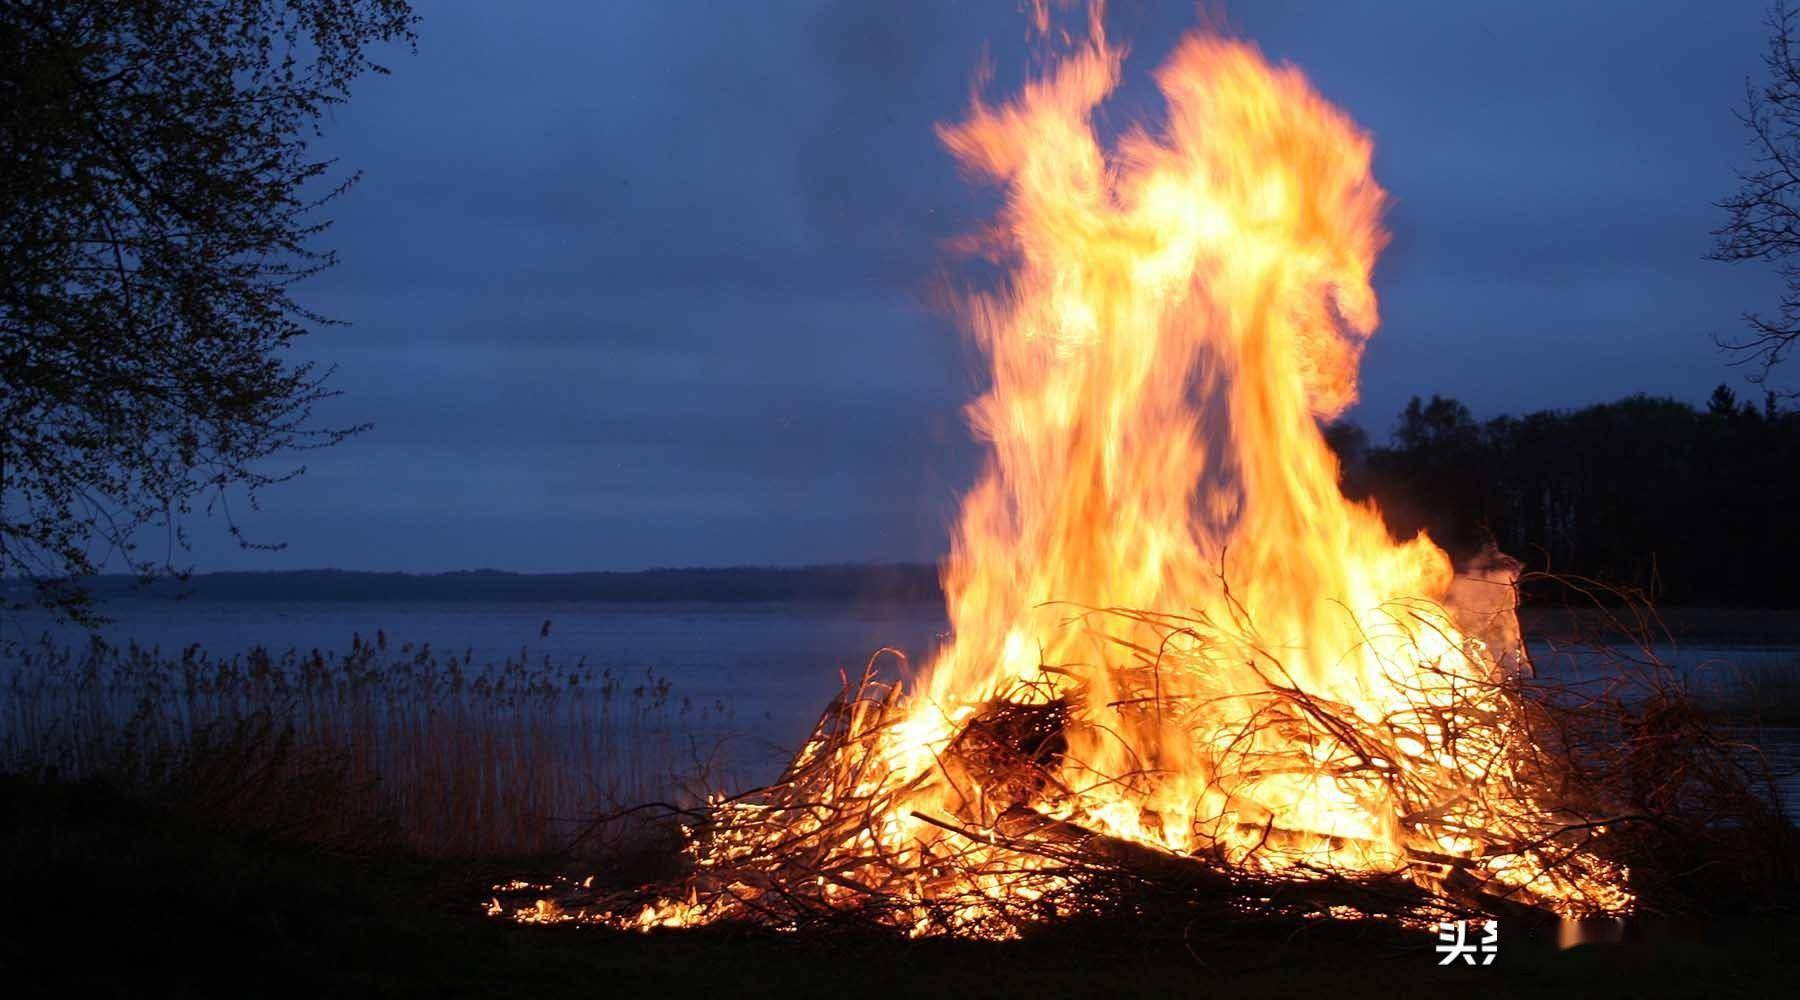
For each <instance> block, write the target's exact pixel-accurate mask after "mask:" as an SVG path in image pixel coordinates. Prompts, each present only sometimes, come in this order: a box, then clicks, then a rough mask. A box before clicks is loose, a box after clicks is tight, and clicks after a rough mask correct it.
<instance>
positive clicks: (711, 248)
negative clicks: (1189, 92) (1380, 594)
mask: <svg viewBox="0 0 1800 1000" xmlns="http://www.w3.org/2000/svg"><path fill="white" fill-rule="evenodd" d="M1113 6H1114V9H1113V11H1112V12H1111V16H1110V17H1109V23H1110V25H1111V29H1112V32H1113V34H1114V36H1115V37H1118V38H1124V39H1128V40H1129V41H1130V42H1131V47H1132V58H1131V60H1130V61H1129V62H1128V64H1127V72H1128V76H1129V77H1130V81H1131V82H1130V83H1129V84H1128V85H1127V87H1126V88H1125V91H1124V92H1123V93H1122V94H1121V95H1120V98H1119V99H1118V100H1117V101H1116V102H1115V104H1114V106H1113V108H1112V109H1111V110H1110V111H1109V114H1110V116H1111V117H1112V118H1113V120H1115V121H1122V120H1124V119H1126V118H1127V117H1130V116H1132V115H1134V114H1137V113H1139V112H1141V111H1142V110H1144V109H1146V108H1153V107H1154V101H1153V99H1152V95H1151V92H1150V90H1149V87H1148V84H1147V74H1148V72H1149V70H1150V69H1152V68H1153V67H1154V66H1155V65H1156V64H1157V63H1158V62H1159V61H1160V60H1161V58H1162V56H1163V55H1164V53H1166V52H1167V50H1168V49H1169V47H1170V46H1171V45H1172V44H1173V42H1174V41H1175V40H1176V38H1177V37H1178V36H1179V34H1180V33H1181V32H1182V31H1183V30H1185V29H1186V28H1187V27H1189V26H1191V25H1192V24H1193V23H1194V21H1195V19H1194V7H1193V6H1192V5H1191V4H1189V3H1185V2H1172V3H1155V2H1148V0H1140V2H1131V0H1117V2H1115V3H1114V5H1113ZM1473 6H1474V5H1462V4H1443V3H1427V2H1416V3H1401V2H1388V3H1382V4H1329V3H1298V2H1273V0H1262V2H1248V0H1245V2H1239V3H1235V4H1230V5H1228V7H1227V8H1226V11H1225V15H1226V17H1227V19H1228V20H1229V22H1230V23H1232V24H1234V25H1235V26H1237V27H1238V28H1239V29H1240V30H1241V32H1242V33H1243V34H1245V35H1247V36H1248V37H1249V38H1251V39H1253V40H1254V41H1256V42H1258V43H1259V44H1260V45H1261V46H1262V47H1263V49H1264V50H1265V51H1266V52H1267V53H1269V54H1270V55H1271V56H1272V57H1274V58H1276V59H1280V60H1291V61H1293V62H1295V63H1297V64H1299V65H1300V66H1301V68H1302V69H1304V70H1305V72H1306V73H1307V75H1308V76H1309V77H1311V79H1312V80H1313V81H1314V83H1315V84H1316V85H1317V87H1318V88H1319V89H1320V90H1321V91H1322V92H1323V93H1324V94H1325V95H1326V96H1327V97H1328V98H1330V99H1331V100H1333V101H1334V102H1336V103H1338V104H1339V105H1341V106H1343V107H1345V108H1346V109H1348V111H1349V112H1350V113H1351V115H1352V116H1353V117H1354V118H1355V119H1356V120H1357V121H1358V122H1360V123H1361V124H1362V125H1363V126H1364V127H1366V128H1368V129H1369V130H1371V131H1372V132H1373V133H1374V135H1375V139H1376V147H1377V151H1378V152H1377V159H1376V173H1377V177H1378V178H1379V179H1380V181H1381V182H1382V183H1383V184H1384V185H1385V186H1386V187H1387V188H1388V189H1389V190H1390V191H1391V192H1392V193H1393V195H1394V197H1395V199H1396V202H1395V206H1394V208H1393V210H1392V212H1391V214H1390V216H1389V220H1388V221H1389V225H1390V227H1391V229H1392V230H1393V232H1394V241H1393V244H1392V246H1391V248H1390V249H1389V251H1388V253H1387V255H1386V256H1385V258H1384V259H1383V264H1382V266H1381V268H1380V269H1379V271H1378V272H1377V281H1376V284H1377V289H1378V290H1379V292H1380V293H1381V296H1382V306H1383V314H1384V323H1383V326H1382V329H1381V330H1380V331H1379V332H1378V333H1377V335H1376V337H1375V340H1374V342H1373V343H1372V345H1371V347H1370V349H1369V352H1368V354H1367V357H1366V360H1365V363H1364V367H1363V399H1364V402H1363V403H1362V404H1361V405H1360V406H1359V407H1358V408H1357V410H1355V411H1354V412H1353V416H1354V417H1355V418H1356V419H1357V420H1359V421H1360V422H1361V423H1362V424H1363V425H1364V426H1366V427H1369V428H1370V429H1371V430H1372V431H1373V432H1374V433H1375V434H1376V435H1377V436H1382V435H1385V433H1386V431H1387V430H1388V429H1389V428H1390V427H1391V425H1392V421H1393V418H1394V415H1395V413H1396V412H1397V411H1398V409H1399V408H1400V406H1401V405H1403V404H1404V402H1405V400H1406V398H1407V397H1408V396H1410V395H1412V394H1414V393H1420V394H1429V393H1432V392H1442V393H1448V394H1452V395H1455V396H1457V397H1459V398H1461V399H1463V400H1464V401H1465V402H1467V403H1468V404H1469V405H1470V406H1471V407H1472V408H1473V409H1474V410H1475V411H1476V413H1477V414H1478V415H1483V416H1485V415H1492V414H1495V413H1499V412H1505V411H1515V412H1516V411H1520V410H1527V409H1537V408H1545V407H1570V406H1578V405H1581V404H1585V403H1589V402H1594V401H1598V400H1605V399H1611V398H1616V397H1618V396H1620V395H1623V394H1626V393H1629V392H1635V391H1645V392H1651V393H1661V394H1668V395H1673V396H1676V397H1679V398H1684V399H1688V400H1692V401H1699V400H1701V399H1703V398H1704V397H1705V395H1706V393H1707V392H1708V391H1709V390H1710V389H1711V387H1712V386H1713V385H1715V384H1717V383H1718V382H1720V381H1732V382H1734V383H1735V382H1739V381H1740V380H1741V373H1740V372H1739V371H1737V370H1735V369H1731V368H1729V367H1727V366H1726V364H1725V359H1723V358H1722V357H1721V356H1720V355H1719V353H1718V352H1717V350H1716V349H1715V348H1714V347H1713V346H1712V343H1711V341H1710V339H1709V336H1710V335H1711V334H1713V333H1717V332H1725V333H1729V332H1732V331H1734V330H1735V328H1736V324H1737V319H1736V317H1737V316H1738V314H1739V313H1740V312H1741V311H1742V310H1743V309H1745V308H1747V307H1756V306H1761V305H1765V304H1768V303H1771V302H1772V301H1773V298H1774V295H1775V294H1776V289H1777V286H1776V284H1775V281H1774V279H1772V278H1771V277H1770V276H1769V275H1767V274H1766V273H1761V272H1758V271H1756V270H1754V269H1751V268H1748V267H1746V266H1742V265H1740V266H1729V265H1724V264H1717V263H1711V262H1708V261H1705V260H1703V259H1702V255H1703V254H1704V253H1705V252H1706V249H1707V247H1708V245H1709V237H1708V232H1709V231H1710V230H1711V229H1712V228H1713V227H1714V226H1715V225H1716V224H1717V222H1718V221H1719V217H1720V214H1719V212H1718V211H1717V210H1716V209H1714V208H1713V207H1712V205H1711V202H1712V201H1713V200H1715V199H1717V198H1718V197H1720V196H1721V195H1723V194H1725V193H1726V192H1727V190H1729V188H1730V187H1731V185H1732V180H1733V175H1732V166H1733V164H1734V163H1736V162H1738V161H1739V160H1741V158H1742V154H1743V144H1742V136H1741V132H1740V129H1739V127H1738V126H1737V124H1736V122H1735V121H1734V119H1733V117H1732V112H1733V110H1734V108H1735V107H1736V106H1737V105H1738V104H1739V103H1740V102H1741V98H1742V93H1743V86H1744V80H1745V77H1746V76H1747V75H1750V74H1753V73H1756V72H1757V71H1758V70H1759V68H1760V67H1759V63H1758V57H1759V55H1760V52H1761V47H1762V44H1763V38H1764V32H1763V28H1762V25H1761V16H1762V11H1763V4H1762V3H1761V2H1760V0H1731V2H1719V3H1708V4H1695V3H1688V2H1638V3H1630V4H1626V3H1616V4H1549V3H1542V4H1529V5H1517V6H1519V7H1521V8H1524V9H1521V10H1511V11H1504V12H1496V11H1482V12H1475V11H1473V10H1469V9H1466V8H1471V7H1473ZM424 13H425V17H426V20H425V21H424V23H423V24H422V25H421V29H420V40H419V51H418V54H417V55H416V56H411V57H408V56H405V55H400V54H392V55H391V56H390V57H389V58H388V59H387V61H388V62H389V63H390V64H391V65H392V66H393V69H394V75H393V76H391V77H386V78H369V79H366V80H364V81H363V82H362V84H361V86H360V88H359V90H358V91H357V93H356V94H355V96H354V98H353V100H352V101H351V103H350V104H348V105H347V106H345V107H343V108H340V109H338V110H337V111H336V112H335V114H334V115H333V118H332V120H331V121H330V122H329V123H328V126H327V127H328V135H327V141H326V142H325V144H324V148H325V149H327V150H328V151H329V152H330V153H331V154H332V155H338V156H341V157H342V158H343V160H344V162H345V164H347V165H350V166H354V167H358V168H360V169H362V170H363V171H364V175H365V179H364V181H363V182H362V184H361V185H360V186H358V187H357V188H356V189H355V190H354V191H353V192H352V193H351V194H350V195H348V196H347V197H345V198H344V199H342V200H341V201H339V202H338V203H337V204H336V206H335V208H334V211H333V213H332V214H333V216H334V217H335V218H336V220H337V224H336V227H335V228H334V229H333V230H332V231H331V233H330V234H328V237H327V239H328V241H329V242H330V244H332V245H334V246H336V247H337V248H338V249H339V250H340V251H341V255H342V265H341V266H340V267H339V268H338V269H337V270H335V271H333V272H331V273H330V274H328V275H326V276H324V277H322V278H320V279H317V280H315V281H314V282H312V283H311V284H310V285H309V286H306V287H305V288H304V289H303V292H302V294H303V297H304V298H305V300H306V301H307V302H308V304H310V305H312V306H314V307H316V308H318V309H320V310H321V311H324V312H326V313H328V314H331V315H335V316H339V317H341V318H344V319H347V320H349V321H351V322H352V323H353V324H354V325H353V326H351V327H349V328H345V329H329V330H326V331H323V332H321V333H320V334H318V335H317V336H314V337H312V338H309V342H308V343H307V344H306V346H305V348H304V353H305V355H306V356H307V357H310V358H317V359H321V360H324V361H328V362H332V363H336V364H338V365H339V367H340V370H339V373H338V375H337V377H336V378H335V380H334V384H335V385H336V386H337V387H338V388H340V389H342V390H343V391H344V393H345V395H344V396H343V397H342V398H341V399H338V400H335V401H333V402H332V403H330V404H329V405H328V406H327V407H325V408H324V409H323V410H322V416H324V417H325V418H327V419H328V420H336V421H342V422H360V421H371V422H373V423H374V425H375V427H374V429H373V430H371V431H369V432H368V433H366V434H364V435H362V436H360V437H358V438H356V439H354V440H353V441H351V442H349V443H346V444H344V445H342V446H340V447H338V448H336V449H334V450H331V451H329V452H324V453H316V454H312V455H309V456H306V458H307V464H308V466H309V471H308V473H307V475H306V476H304V477H303V478H302V479H300V480H299V481H297V482H295V483H293V484H290V485H287V486H284V487H281V488H278V489H276V490H274V491H271V492H270V493H268V494H267V495H266V496H265V497H264V503H263V510H262V511H260V512H258V513H254V514H250V515H247V516H246V517H244V518H243V520H244V521H245V524H246V527H247V529H248V530H249V532H250V534H251V536H252V537H253V538H256V539H258V540H266V541H286V542H287V543H289V546H290V547H289V548H288V550H287V551H285V552H282V553H277V554H267V553H246V552H239V551H237V550H236V549H235V548H234V547H233V546H232V544H231V543H230V542H229V541H228V540H227V539H226V538H225V537H224V535H223V529H222V526H221V525H219V524H218V523H217V522H211V523H196V524H194V525H193V528H194V535H195V547H194V553H193V557H194V560H195V561H196V562H198V563H199V568H201V569H224V568H264V569H277V568H297V567H307V566H341V567H348V568H358V569H407V570H441V569H454V568H468V567H478V566H485V567H496V568H503V569H515V570H528V571H535V570H576V569H608V568H635V567H645V566H653V565H698V564H710V565H719V564H729V563H803V562H817V561H848V560H861V559H919V558H925V559H929V558H935V557H936V556H937V555H938V554H939V553H940V552H941V550H942V547H943V544H944V541H943V540H944V526H945V523H946V521H947V519H948V518H949V517H950V515H951V513H952V512H953V510H954V501H955V496H956V494H957V493H958V492H959V491H960V490H961V489H962V488H963V487H964V486H965V485H966V483H967V482H968V480H969V478H970V476H971V475H972V472H973V468H974V449H973V447H972V446H971V445H970V444H969V443H968V439H967V435H966V433H965V431H964V429H963V426H962V423H961V418H960V414H959V407H960V406H961V405H962V403H963V402H964V401H965V400H966V399H967V398H968V396H969V395H970V394H971V393H972V392H973V391H974V389H975V387H976V384H977V383H976V377H975V375H973V374H972V373H971V370H970V364H969V358H968V356H967V354H966V349H965V348H964V346H963V344H962V341H961V339H960V337H959V335H958V333H957V332H956V330H955V328H954V327H953V325H952V324H951V323H950V322H949V321H948V320H947V319H945V318H944V317H943V316H942V315H939V314H935V313H933V312H932V311H931V310H930V309H928V308H927V307H926V306H925V305H924V304H923V301H924V296H925V293H926V292H928V291H929V289H930V288H931V287H932V280H933V276H934V274H935V273H936V272H937V270H938V269H939V268H940V267H942V266H943V265H944V264H945V260H946V258H945V256H944V255H943V254H942V253H941V252H940V247H939V245H940V242H941V241H942V240H943V239H944V238H946V237H948V236H952V235H955V234H957V233H959V232H963V231H966V230H967V229H968V228H970V227H971V226H972V225H973V224H974V223H976V222H977V221H979V220H980V219H981V218H982V217H983V215H984V213H985V211H986V209H987V207H988V205H989V200H988V199H989V198H991V193H988V194H983V193H982V192H971V190H970V189H969V188H968V187H967V185H965V183H964V182H963V180H962V178H960V177H959V176H958V173H957V170H956V168H955V166H954V164H953V163H952V162H951V160H950V158H949V156H948V155H947V154H945V153H944V152H943V151H942V149H941V148H940V147H939V146H938V144H937V142H936V140H935V138H934V136H933V132H932V126H933V125H934V123H936V122H939V121H943V120H948V119H953V118H956V117H957V116H959V115H960V114H961V112H962V110H963V109H964V107H965V105H966V100H967V94H968V88H969V81H970V78H971V74H972V71H973V70H974V68H975V66H976V65H977V63H978V62H979V60H980V59H981V57H982V51H983V48H984V46H986V47H989V48H990V49H991V52H992V56H993V59H994V61H995V63H996V64H997V66H998V79H997V82H996V87H995V89H994V91H993V92H994V93H996V94H1001V93H1004V92H1006V91H1007V90H1008V88H1009V84H1010V83H1011V82H1016V80H1017V79H1018V78H1019V74H1020V72H1021V69H1022V66H1023V65H1024V59H1023V54H1024V51H1025V21H1024V19H1023V18H1022V17H1020V16H1019V15H1018V14H1017V12H1016V10H1015V5H1014V4H1012V3H1010V2H1008V0H994V2H982V3H976V2H962V3H956V2H949V0H936V2H919V0H908V2H906V3H898V2H895V3H881V2H866V0H865V2H844V3H835V4H803V3H781V4H748V3H710V4H702V3H694V2H679V0H655V2H650V0H646V2H633V3H628V2H624V0H620V2H613V3H585V2H569V3H560V4H552V3H532V4H429V5H425V8H424Z"/></svg>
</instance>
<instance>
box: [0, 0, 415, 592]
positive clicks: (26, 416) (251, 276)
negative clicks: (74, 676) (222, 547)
mask: <svg viewBox="0 0 1800 1000" xmlns="http://www.w3.org/2000/svg"><path fill="white" fill-rule="evenodd" d="M415 21H416V18H415V17H414V15H413V13H412V10H411V8H410V7H409V5H408V3H407V2H406V0H133V2H131V3H118V2H115V0H58V2H33V0H0V162H3V164H4V165H3V166H0V391H3V397H0V418H3V419H0V471H3V473H4V492H3V497H0V574H3V575H4V576H8V577H23V578H25V579H27V580H30V581H31V582H32V584H33V586H32V588H31V591H30V596H29V597H26V598H23V599H21V598H18V597H17V596H16V595H9V597H8V601H9V603H10V604H11V605H12V606H13V607H15V608H16V607H19V606H21V605H22V604H23V603H26V602H29V601H35V602H37V603H40V604H43V605H45V606H47V607H50V608H52V609H54V610H56V611H57V612H58V613H60V614H63V615H67V616H69V617H73V618H76V619H78V620H85V621H91V620H93V619H92V610H91V607H90V604H89V602H88V600H87V593H86V591H85V589H84V588H83V586H82V584H81V582H80V581H81V578H83V577H85V576H87V575H89V574H92V573H95V572H97V571H98V570H100V569H102V568H104V567H107V566H109V565H117V564H119V563H121V562H122V563H123V564H124V565H125V566H127V567H129V569H130V570H131V571H133V572H135V573H137V574H139V575H142V576H146V577H148V576H154V575H158V574H163V573H176V574H179V573H180V572H181V571H182V570H181V568H180V567H178V566H177V565H176V563H175V560H176V558H177V557H178V553H179V552H181V551H185V548H186V536H185V535H184V534H183V533H182V521H183V516H184V515H186V514H189V513H191V512H192V509H193V506H194V504H195V503H196V502H197V501H204V503H206V504H207V505H208V506H212V505H218V506H220V507H221V508H223V507H224V505H225V503H226V496H227V490H228V489H239V490H242V492H243V494H244V495H245V496H246V497H247V498H248V502H250V503H252V504H253V503H254V502H255V498H256V494H257V491H258V490H259V489H260V488H261V487H265V486H267V485H269V484H271V483H274V482H278V481H280V480H282V479H285V478H287V477H289V476H291V475H294V474H297V472H298V471H299V470H298V469H290V470H287V471H285V472H284V471H270V470H269V469H268V468H267V467H266V466H265V465H264V462H265V460H267V459H269V458H270V457H271V456H275V455H277V454H280V453H283V452H287V451H289V450H291V449H297V448H307V447H320V446H325V445H329V444H332V443H335V442H337V441H339V440H341V439H342V438H343V437H344V436H345V435H346V434H349V433H352V432H354V431H355V430H357V429H358V428H353V427H351V428H344V427H339V428H319V427H314V426H311V422H310V413H311V409H312V406H313V404H314V403H316V402H317V401H318V400H320V399H321V398H323V397H325V396H327V395H329V391H328V390H327V389H326V388H325V384H324V376H325V375H326V374H328V373H327V372H321V371H318V370H315V369H314V368H313V367H312V366H311V365H307V364H297V363H294V362H292V361H291V360H289V359H288V358H287V357H286V355H285V353H284V352H285V349H286V348H288V347H289V346H290V345H291V344H292V343H293V342H294V341H295V340H296V339H297V338H299V337H301V336H303V335H304V334H305V333H307V332H308V330H309V329H311V328H315V327H317V326H320V325H322V324H326V323H329V322H331V321H330V320H328V319H326V318H325V317H322V316H319V315H317V314H315V313H313V312H310V311H308V310H307V309H306V308H305V307H303V306H302V305H300V304H299V303H298V302H297V301H296V300H295V299H294V298H293V297H292V294H291V291H292V287H293V285H294V283H295V282H296V281H298V280H300V279H302V278H304V277H306V276H308V275H311V274H313V273H316V272H317V271H319V270H321V269H323V268H326V267H329V266H330V265H331V264H332V263H333V262H334V258H333V256H332V254H331V253H330V251H328V250H320V249H318V248H316V247H315V246H314V245H313V243H314V237H316V236H318V235H319V233H320V232H321V231H322V230H323V229H324V228H325V227H326V225H327V223H326V222H325V221H324V220H322V219H320V218H319V216H318V209H319V208H320V207H321V206H322V205H324V204H325V203H326V202H329V201H330V200H331V199H333V198H335V197H336V196H338V195H340V194H342V193H343V191H344V190H345V189H346V188H348V187H349V185H350V184H351V183H353V182H354V181H355V175H353V174H352V175H349V176H347V177H343V178H336V179H334V178H333V177H331V176H330V167H331V163H330V162H329V161H325V160H321V159H318V158H317V157H315V156H314V155H313V154H311V153H310V151H309V140H310V139H311V138H313V137H315V136H316V135H317V134H318V128H317V123H318V120H319V117H320V115H321V114H322V113H323V112H324V111H326V110H327V109H328V108H330V107H331V106H332V105H334V104H337V103H339V102H341V101H343V100H345V99H346V98H347V97H348V93H349V85H350V83H351V82H352V81H353V80H354V79H356V78H357V77H359V76H361V75H362V74H363V73H365V72H378V73H379V72H386V71H385V70H384V69H382V68H381V67H380V66H379V65H377V64H375V63H373V62H372V61H370V59H369V57H368V55H367V54H366V50H367V49H368V48H370V47H371V46H373V45H375V44H377V43H383V42H394V41H399V42H405V43H409V44H410V43H411V41H412V38H413V35H412V26H413V24H414V23H415ZM223 513H224V515H225V517H226V523H227V525H228V529H229V530H230V531H231V532H232V533H233V535H235V536H236V537H237V538H238V539H239V541H240V543H242V544H246V545H249V544H250V543H249V542H248V541H247V540H246V539H244V537H243V535H242V534H241V533H240V532H239V530H238V527H237V525H236V522H235V521H233V520H231V516H230V511H229V509H228V508H225V509H223ZM151 534H160V535H162V536H163V537H164V538H165V539H166V545H158V546H157V547H158V548H161V549H163V551H162V552H161V553H160V554H159V555H156V556H144V555H142V554H140V553H139V550H138V543H139V541H140V538H142V537H144V536H146V535H151Z"/></svg>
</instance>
